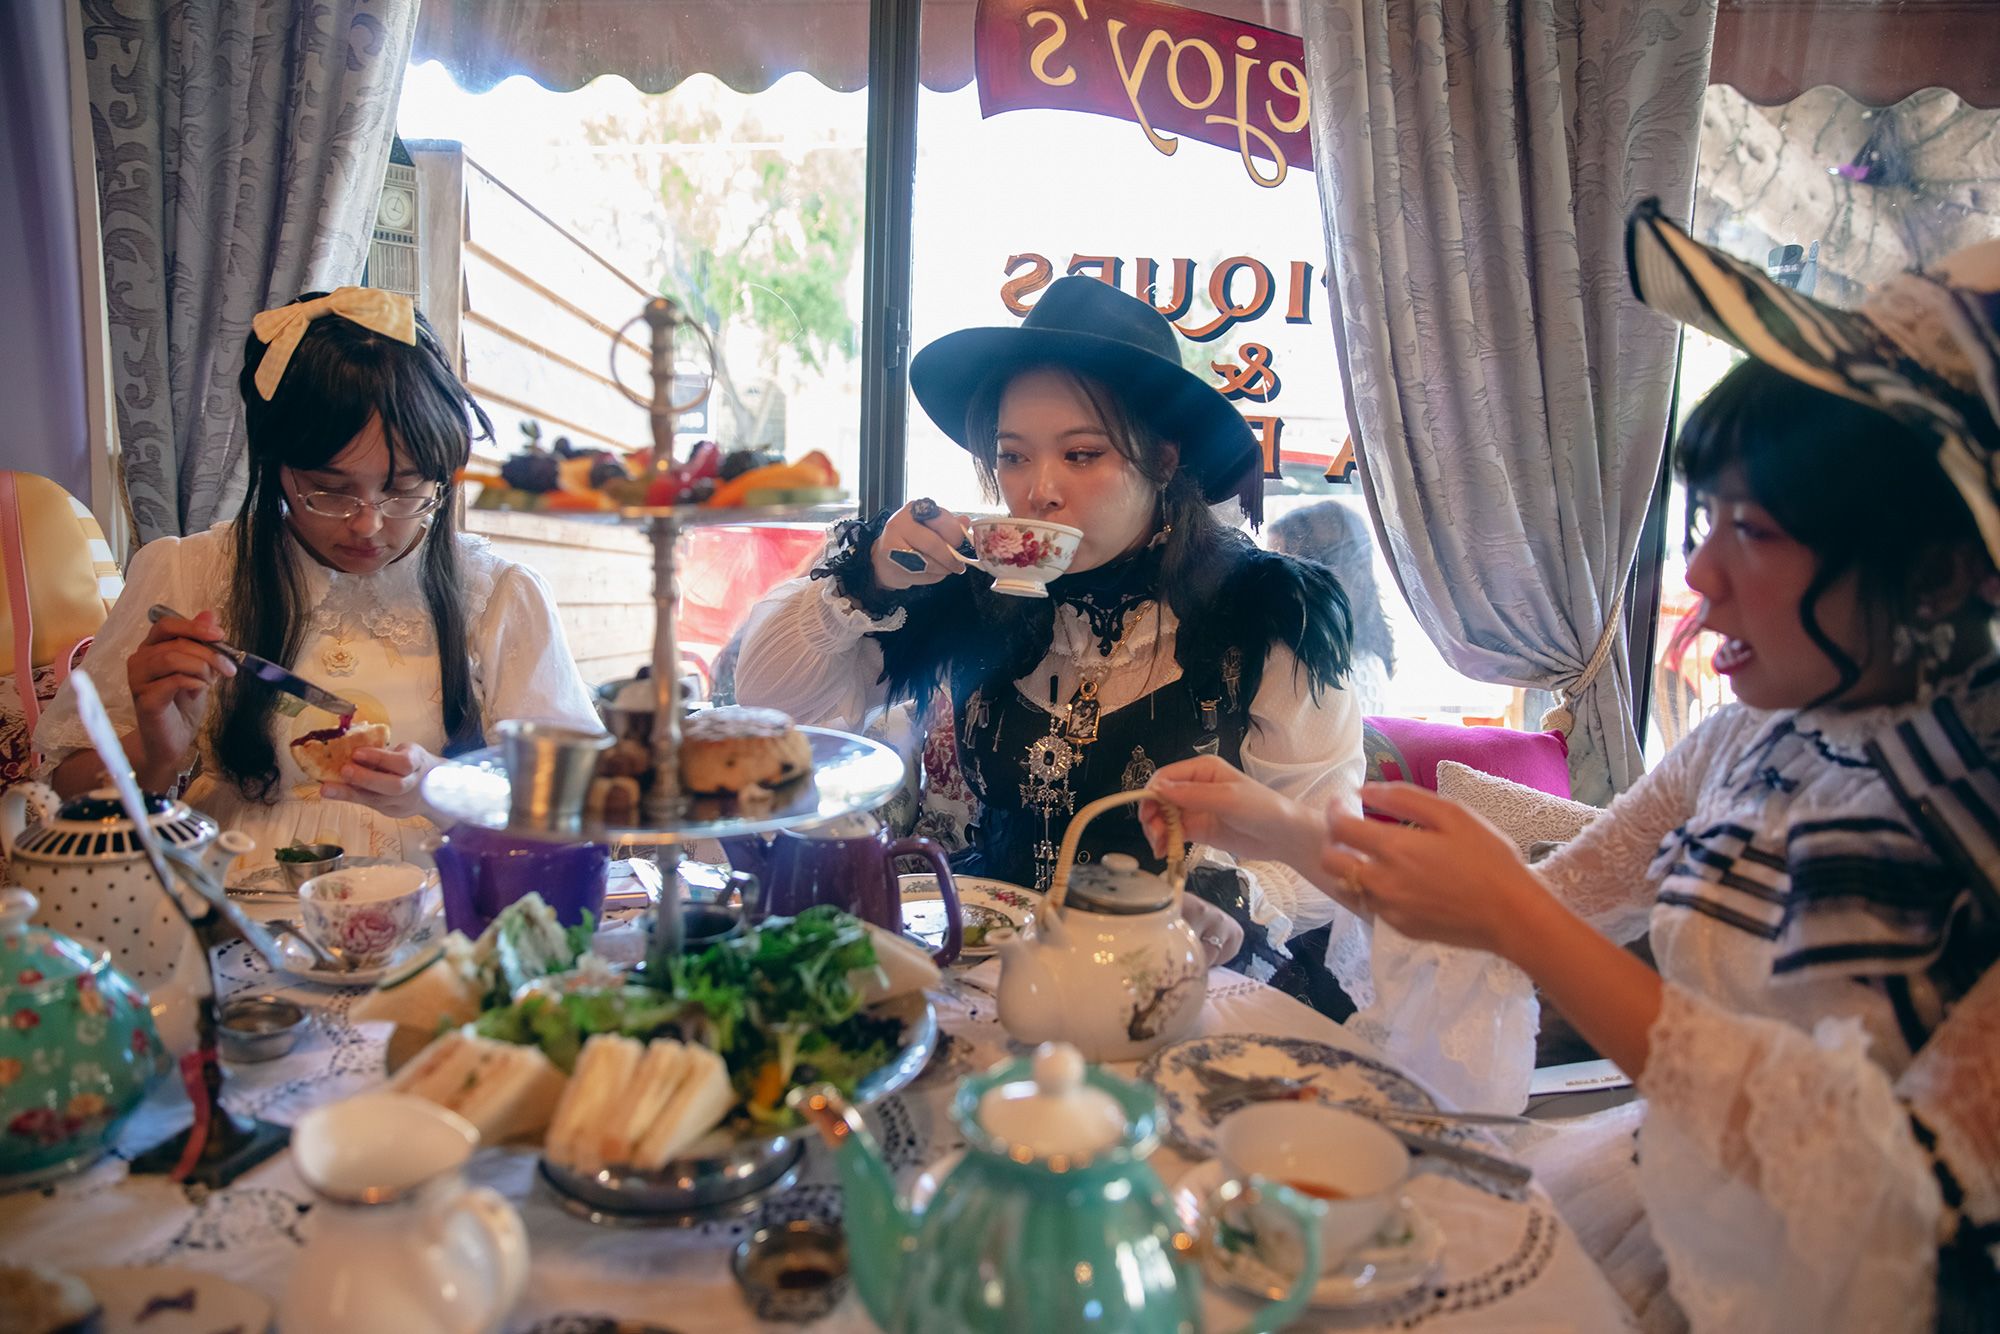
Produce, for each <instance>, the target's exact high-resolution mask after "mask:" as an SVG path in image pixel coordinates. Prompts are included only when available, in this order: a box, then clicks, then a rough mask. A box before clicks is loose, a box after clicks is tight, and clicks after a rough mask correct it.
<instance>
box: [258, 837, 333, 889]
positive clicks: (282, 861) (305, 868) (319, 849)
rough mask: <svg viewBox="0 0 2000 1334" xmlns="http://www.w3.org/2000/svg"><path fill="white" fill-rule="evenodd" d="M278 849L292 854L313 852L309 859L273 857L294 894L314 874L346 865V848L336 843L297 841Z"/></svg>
mask: <svg viewBox="0 0 2000 1334" xmlns="http://www.w3.org/2000/svg"><path fill="white" fill-rule="evenodd" d="M279 851H280V852H288V853H292V854H294V855H302V854H304V853H308V852H310V853H312V854H313V856H312V859H311V860H309V861H295V860H292V859H291V858H289V857H277V858H275V859H274V860H276V861H277V863H278V867H279V869H281V870H282V871H284V873H285V883H286V884H287V885H289V886H291V889H292V892H293V893H295V894H296V893H297V892H298V890H299V887H300V886H301V885H303V884H305V882H306V881H308V880H310V879H312V878H313V877H314V876H319V875H325V874H326V873H327V872H329V871H338V870H339V869H340V868H341V867H343V866H345V865H347V849H346V848H343V847H341V846H340V844H338V843H299V844H293V845H292V846H291V847H289V848H280V849H279Z"/></svg>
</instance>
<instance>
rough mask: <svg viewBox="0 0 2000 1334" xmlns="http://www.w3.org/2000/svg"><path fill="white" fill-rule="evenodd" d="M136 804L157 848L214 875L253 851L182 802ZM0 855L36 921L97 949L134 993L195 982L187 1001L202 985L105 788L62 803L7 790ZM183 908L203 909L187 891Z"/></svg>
mask: <svg viewBox="0 0 2000 1334" xmlns="http://www.w3.org/2000/svg"><path fill="white" fill-rule="evenodd" d="M146 808H147V812H148V815H147V819H148V823H150V824H151V825H152V826H153V829H154V830H155V832H157V833H158V834H159V836H160V840H161V842H163V843H165V844H166V845H167V846H168V847H171V848H180V849H183V850H185V851H186V852H188V853H189V854H191V855H193V856H195V857H197V858H199V859H200V860H201V861H203V862H204V863H205V864H206V865H207V866H208V868H209V869H210V870H211V871H212V872H214V873H215V875H216V876H217V877H218V878H219V877H220V876H221V875H222V873H223V872H224V871H226V870H227V869H228V866H229V863H230V862H232V861H234V860H235V859H236V858H237V857H240V856H242V855H243V854H244V853H246V852H249V851H251V850H252V849H253V848H255V847H256V844H255V843H254V842H253V841H252V840H251V839H250V838H249V837H248V836H247V835H244V834H240V833H237V832H235V831H233V830H232V831H230V832H228V833H224V832H223V831H222V830H221V829H220V827H219V826H217V824H216V823H215V821H214V820H212V819H210V818H209V817H208V816H207V815H204V814H203V813H202V812H200V811H198V810H195V809H194V808H192V807H190V806H188V805H187V804H186V803H184V802H180V801H175V800H172V799H170V798H167V797H154V796H148V797H147V798H146ZM0 850H4V851H5V853H6V855H7V861H8V878H9V879H10V880H11V881H12V882H13V883H15V884H18V885H21V886H23V887H24V888H26V889H30V890H32V891H34V894H35V897H36V898H37V899H39V900H40V901H41V906H40V908H39V909H38V910H37V911H36V913H35V922H36V924H37V925H40V926H46V927H49V928H51V929H52V930H55V931H59V932H61V933H62V934H64V935H66V936H73V937H79V938H82V939H84V940H94V941H96V942H97V943H98V944H100V945H103V946H104V947H105V948H106V949H108V950H110V951H111V957H112V959H113V961H114V962H115V963H116V964H117V966H118V969H119V971H120V972H122V973H124V974H125V976H127V977H129V978H131V979H132V981H133V982H134V983H135V984H136V985H138V986H139V987H140V988H142V989H143V990H146V991H149V992H152V991H157V990H161V989H163V988H166V987H167V986H168V985H169V984H173V983H176V982H178V983H180V984H183V985H196V986H197V990H196V991H195V994H197V995H199V994H200V993H201V989H205V988H206V986H207V982H206V978H207V966H206V963H205V961H204V960H203V959H202V957H201V946H200V944H199V943H198V942H197V941H196V940H195V937H194V932H192V931H190V930H189V929H188V925H187V922H186V921H185V920H184V919H183V918H182V917H181V915H180V914H179V913H178V912H176V911H175V910H174V906H173V905H172V904H171V903H169V902H167V897H166V895H165V894H164V893H162V892H161V890H160V882H159V881H158V880H157V879H155V878H154V876H153V868H152V866H151V865H150V864H149V863H148V862H147V860H146V851H145V849H144V848H143V847H141V846H140V844H139V838H138V835H137V834H136V833H135V832H134V830H133V828H132V821H131V820H130V819H129V818H127V817H126V814H125V810H124V808H123V807H122V806H120V805H119V804H118V797H117V794H116V793H114V792H112V791H111V789H109V788H103V789H100V790H99V791H96V792H91V793H89V794H87V795H85V796H81V797H75V798H72V799H71V800H69V801H67V802H65V801H63V800H61V798H59V797H58V796H57V795H56V794H55V792H54V791H52V790H51V789H49V788H47V787H44V786H42V785H41V784H40V783H23V784H21V785H19V786H17V787H12V788H9V789H8V790H7V791H6V792H5V793H4V794H0ZM177 892H180V893H182V894H188V891H186V890H185V889H179V890H177ZM185 902H186V903H187V905H188V907H189V908H190V910H191V911H193V912H195V913H196V914H197V915H198V914H199V913H200V912H202V911H203V907H202V905H201V904H200V903H199V901H198V900H196V899H195V898H194V897H193V896H192V895H188V897H187V898H186V899H185ZM197 978H199V979H201V980H200V982H199V983H198V984H196V981H195V980H196V979H197Z"/></svg>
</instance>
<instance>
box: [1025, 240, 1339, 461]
mask: <svg viewBox="0 0 2000 1334" xmlns="http://www.w3.org/2000/svg"><path fill="white" fill-rule="evenodd" d="M1003 270H1004V272H1005V275H1006V281H1004V282H1002V283H1001V284H1000V303H1001V304H1002V305H1004V306H1005V307H1006V308H1007V311H1008V313H1009V314H1012V315H1026V314H1027V313H1028V307H1029V306H1030V305H1031V304H1032V303H1031V302H1030V301H1029V300H1028V298H1029V297H1032V296H1033V295H1034V294H1035V293H1037V292H1039V291H1041V290H1042V289H1043V288H1044V287H1047V286H1048V285H1049V284H1050V283H1052V282H1054V281H1055V279H1056V271H1055V265H1054V264H1053V263H1052V262H1050V260H1049V257H1048V256H1046V255H1038V254H1034V253H1032V252H1026V253H1021V254H1015V255H1009V256H1008V257H1007V262H1006V264H1005V265H1004V266H1003ZM1063 273H1064V274H1065V275H1068V274H1078V273H1080V274H1086V275H1088V276H1090V277H1093V278H1096V279H1098V280H1100V281H1102V282H1106V283H1109V284H1111V286H1113V287H1118V288H1123V289H1124V290H1127V291H1130V292H1131V293H1132V294H1133V295H1134V296H1137V297H1139V298H1140V299H1141V300H1145V301H1150V302H1152V303H1153V309H1155V310H1157V311H1159V312H1160V313H1161V314H1162V315H1165V316H1166V317H1167V318H1168V319H1169V320H1172V321H1173V322H1174V332H1176V333H1178V334H1179V335H1180V336H1181V337H1183V338H1185V339H1187V340H1188V341H1189V342H1193V343H1212V342H1215V341H1217V340H1218V339H1221V338H1223V337H1224V336H1225V335H1227V334H1229V333H1231V332H1232V331H1233V330H1235V329H1236V326H1237V325H1238V324H1243V323H1248V322H1250V321H1252V320H1258V319H1262V318H1263V317H1264V316H1265V315H1266V314H1278V313H1280V312H1279V311H1275V310H1273V307H1274V306H1276V305H1277V299H1278V298H1279V297H1280V296H1282V297H1283V298H1284V304H1283V307H1282V314H1283V317H1284V321H1285V323H1286V324H1310V323H1312V294H1313V291H1314V290H1315V288H1316V286H1317V284H1316V283H1315V282H1314V281H1313V266H1312V264H1311V262H1310V261H1307V260H1303V259H1295V260H1292V261H1290V262H1289V263H1287V264H1284V265H1282V266H1280V268H1279V269H1278V272H1277V273H1274V272H1273V270H1272V266H1271V265H1268V264H1266V263H1264V261H1262V260H1260V259H1257V258H1254V257H1253V256H1250V255H1232V256H1230V257H1229V258H1228V259H1225V260H1222V261H1220V262H1218V263H1217V264H1215V265H1214V266H1212V267H1211V268H1210V269H1209V272H1208V281H1207V284H1206V289H1205V295H1206V296H1207V297H1208V304H1209V306H1210V307H1212V308H1213V309H1214V311H1215V313H1214V315H1212V316H1208V317H1206V318H1197V317H1196V316H1195V315H1193V314H1191V313H1190V312H1191V308H1192V307H1193V305H1194V298H1195V295H1196V291H1197V289H1198V287H1200V286H1201V284H1200V283H1199V278H1200V271H1199V269H1198V267H1197V266H1196V264H1195V262H1194V261H1193V260H1192V259H1185V258H1174V259H1170V260H1168V261H1167V263H1166V270H1165V272H1164V273H1163V272H1162V270H1161V265H1160V261H1158V260H1156V259H1152V258H1148V257H1141V258H1138V259H1135V260H1133V262H1132V282H1131V284H1130V285H1129V286H1127V284H1126V279H1125V260H1124V258H1123V257H1122V256H1118V255H1071V256H1070V257H1069V263H1068V264H1067V265H1065V266H1064V268H1063ZM1278 273H1282V274H1283V275H1284V276H1283V277H1282V278H1280V277H1279V276H1278ZM1208 369H1209V371H1210V372H1211V373H1213V374H1214V376H1215V377H1216V378H1215V387H1216V389H1217V390H1219V391H1220V392H1221V393H1222V395H1223V397H1225V398H1228V399H1231V400H1233V401H1235V402H1236V403H1237V404H1238V405H1239V406H1241V407H1246V408H1262V409H1264V411H1262V412H1247V411H1246V412H1245V413H1244V414H1243V420H1245V421H1247V422H1249V423H1250V429H1251V430H1252V431H1254V432H1256V434H1257V441H1258V444H1259V445H1260V446H1262V448H1263V451H1264V475H1265V476H1266V477H1276V476H1278V475H1279V473H1278V464H1279V462H1280V460H1281V457H1282V452H1281V450H1282V446H1281V441H1282V438H1283V435H1284V430H1285V421H1284V418H1282V417H1278V416H1275V415H1272V414H1271V413H1270V411H1269V409H1270V405H1271V401H1272V400H1273V399H1275V398H1277V396H1278V390H1279V389H1280V388H1282V387H1283V383H1284V382H1283V381H1282V380H1280V379H1279V377H1278V368H1277V366H1276V364H1275V363H1274V361H1273V359H1272V355H1271V348H1270V346H1269V344H1267V343H1263V342H1258V341H1255V339H1254V337H1246V339H1245V341H1242V342H1237V343H1234V344H1233V345H1231V344H1225V345H1224V347H1221V348H1217V349H1216V352H1215V355H1214V356H1213V357H1212V358H1211V359H1210V360H1209V363H1208Z"/></svg>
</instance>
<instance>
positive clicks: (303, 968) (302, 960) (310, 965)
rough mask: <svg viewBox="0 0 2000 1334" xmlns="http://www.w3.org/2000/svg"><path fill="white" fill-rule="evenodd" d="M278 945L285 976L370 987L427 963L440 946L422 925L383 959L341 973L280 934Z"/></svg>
mask: <svg viewBox="0 0 2000 1334" xmlns="http://www.w3.org/2000/svg"><path fill="white" fill-rule="evenodd" d="M279 948H280V949H282V950H283V951H284V956H285V960H286V965H285V968H284V970H283V971H284V974H285V976H286V977H289V978H293V979H296V980H297V981H300V982H311V983H314V984H316V985H318V986H322V987H372V986H374V985H375V984H376V983H377V982H380V981H382V980H383V979H384V978H388V977H394V976H396V975H397V974H398V973H406V972H415V971H416V970H417V969H418V968H419V967H420V966H424V965H428V964H429V963H430V961H431V960H432V959H435V958H436V957H437V956H438V955H439V954H440V953H441V952H442V951H443V949H444V947H443V945H441V944H440V943H439V942H438V940H437V939H436V934H435V932H434V931H433V930H432V929H430V928H425V929H422V930H420V931H419V932H418V933H417V936H416V938H415V939H414V940H407V941H404V942H403V943H402V944H401V945H398V946H397V947H396V952H395V953H393V954H391V955H390V956H389V957H388V959H387V960H386V961H385V962H383V963H380V964H377V965H376V966H375V967H373V968H352V969H349V970H347V971H345V972H342V971H341V970H340V969H338V968H323V967H321V966H319V965H318V964H317V963H315V962H313V960H312V956H311V955H309V954H308V953H307V952H306V948H305V946H303V945H301V944H299V943H297V942H296V941H290V940H285V939H283V938H282V937H281V938H280V940H279Z"/></svg>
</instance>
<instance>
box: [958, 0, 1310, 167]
mask: <svg viewBox="0 0 2000 1334" xmlns="http://www.w3.org/2000/svg"><path fill="white" fill-rule="evenodd" d="M973 65H974V68H975V70H976V71H977V77H978V82H979V110H980V113H981V114H982V115H986V116H997V115H999V114H1000V113H1001V112H1003V111H1022V110H1029V109H1039V110H1057V111H1088V112H1092V113H1095V114H1097V115H1100V116H1112V117H1115V118H1117V119H1119V120H1129V121H1132V122H1134V123H1135V124H1137V125H1138V127H1139V128H1140V130H1141V131H1142V132H1144V134H1145V136H1146V139H1147V141H1148V142H1149V143H1151V144H1152V145H1153V147H1154V148H1156V149H1158V150H1159V151H1160V152H1162V153H1165V154H1167V155H1169V156H1171V155H1172V154H1173V153H1174V152H1175V151H1176V150H1178V149H1179V148H1180V140H1181V138H1182V137H1186V138H1189V139H1197V140H1200V141H1201V142H1203V143H1208V144H1215V145H1218V146H1220V147H1223V148H1231V149H1234V150H1236V152H1238V153H1239V154H1241V155H1242V158H1243V166H1244V169H1245V170H1246V171H1248V172H1249V173H1250V179H1251V180H1253V181H1255V182H1256V183H1257V184H1259V185H1262V186H1276V185H1278V184H1280V183H1281V182H1283V181H1284V179H1285V174H1286V172H1287V171H1289V170H1290V169H1291V168H1293V167H1300V168H1303V169H1304V170H1306V171H1311V170H1312V139H1311V137H1310V135H1309V134H1308V133H1307V130H1306V122H1307V118H1308V101H1307V96H1306V74H1305V46H1304V43H1302V42H1301V41H1300V40H1299V38H1297V37H1294V36H1292V35H1291V34H1289V33H1282V32H1278V31H1276V30H1275V29H1272V28H1263V27H1259V26H1257V25H1256V24H1254V23H1242V22H1239V21H1237V20H1235V19H1228V18H1223V17H1222V16H1221V15H1218V14H1210V13H1206V12H1204V11H1202V10H1199V9H1183V8H1181V7H1180V6H1179V5H1169V4H1161V3H1159V0H980V5H979V13H978V17H977V18H976V19H975V20H974V27H973Z"/></svg>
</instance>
